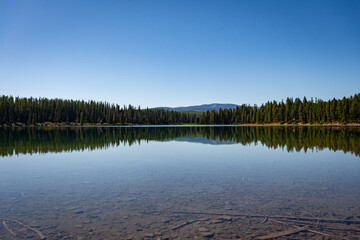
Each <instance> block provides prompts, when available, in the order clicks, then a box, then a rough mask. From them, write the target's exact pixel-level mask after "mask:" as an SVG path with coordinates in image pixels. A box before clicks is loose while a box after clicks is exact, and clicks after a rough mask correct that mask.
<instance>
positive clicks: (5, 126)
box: [0, 123, 360, 128]
mask: <svg viewBox="0 0 360 240" xmlns="http://www.w3.org/2000/svg"><path fill="white" fill-rule="evenodd" d="M237 126H254V127H256V126H258V127H266V126H268V127H360V123H348V124H340V123H324V124H310V123H306V124H296V123H295V124H289V123H285V124H281V123H264V124H250V123H249V124H158V125H157V124H152V125H148V124H89V123H87V124H77V123H70V124H69V123H67V124H66V123H45V124H44V123H43V124H31V125H26V124H19V123H17V124H12V125H6V124H5V125H0V127H3V128H10V127H237Z"/></svg>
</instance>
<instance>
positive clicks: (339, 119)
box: [0, 94, 360, 126]
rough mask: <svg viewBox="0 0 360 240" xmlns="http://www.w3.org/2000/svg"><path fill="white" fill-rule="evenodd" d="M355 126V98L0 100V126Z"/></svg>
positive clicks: (358, 97)
mask: <svg viewBox="0 0 360 240" xmlns="http://www.w3.org/2000/svg"><path fill="white" fill-rule="evenodd" d="M348 123H360V94H355V95H354V96H351V97H348V98H346V97H344V98H342V99H335V98H334V99H332V100H328V101H323V100H320V99H315V100H314V99H310V100H308V99H306V97H304V98H303V99H302V100H301V99H300V98H295V99H293V98H287V99H286V100H285V101H281V102H276V101H269V102H267V103H265V104H262V105H261V106H260V107H259V106H256V105H255V106H250V105H245V104H243V105H241V106H238V107H236V108H234V109H220V110H219V111H215V110H213V111H211V112H210V111H207V112H202V113H199V112H194V113H191V112H177V111H168V110H164V109H148V108H147V109H141V108H140V106H139V107H137V108H136V107H134V106H132V105H129V106H123V107H121V106H120V105H118V104H110V103H107V102H96V101H87V102H85V101H80V100H63V99H47V98H20V97H13V96H4V95H3V96H1V97H0V125H1V126H15V125H20V126H24V125H51V124H55V125H133V124H137V125H139V124H142V125H174V124H220V125H223V124H348Z"/></svg>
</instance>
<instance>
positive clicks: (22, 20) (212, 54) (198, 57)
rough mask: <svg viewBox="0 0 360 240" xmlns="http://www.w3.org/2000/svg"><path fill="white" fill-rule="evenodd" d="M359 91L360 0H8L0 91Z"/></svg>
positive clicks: (146, 102)
mask: <svg viewBox="0 0 360 240" xmlns="http://www.w3.org/2000/svg"><path fill="white" fill-rule="evenodd" d="M359 92H360V1H350V0H349V1H329V0H326V1H319V0H314V1H306V0H301V1H295V0H294V1H287V0H284V1H275V0H274V1H230V0H227V1H220V0H219V1H212V0H206V1H200V0H195V1H194V0H191V1H190V0H182V1H175V0H174V1H168V0H164V1H156V0H153V1H134V0H124V1H100V0H99V1H80V0H76V1H73V0H61V1H60V0H59V1H57V0H53V1H42V0H35V1H31V0H23V1H18V0H9V1H4V0H0V95H2V94H4V95H13V96H20V97H30V96H32V97H48V98H63V99H84V100H89V99H93V100H98V101H108V102H111V103H118V104H120V105H124V104H125V105H128V104H132V105H135V106H138V105H140V106H141V107H155V106H185V105H195V104H204V103H214V102H218V103H235V104H243V103H246V104H258V105H259V104H261V103H264V102H266V101H268V100H277V101H281V100H282V99H285V98H286V97H294V98H295V97H300V98H302V97H304V96H306V97H308V98H310V97H314V98H315V97H318V98H321V99H324V100H328V99H330V98H333V97H335V98H342V97H343V96H350V95H353V94H355V93H359Z"/></svg>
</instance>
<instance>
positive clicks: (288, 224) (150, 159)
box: [0, 126, 360, 239]
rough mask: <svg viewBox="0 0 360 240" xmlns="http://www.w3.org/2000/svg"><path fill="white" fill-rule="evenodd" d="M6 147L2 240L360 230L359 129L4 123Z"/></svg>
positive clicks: (0, 167)
mask: <svg viewBox="0 0 360 240" xmlns="http://www.w3.org/2000/svg"><path fill="white" fill-rule="evenodd" d="M0 144H1V145H0V155H1V156H2V157H0V193H1V194H0V218H1V219H2V220H1V221H3V220H6V221H5V224H6V226H7V227H8V229H10V230H11V231H12V233H14V234H15V235H16V236H14V235H13V234H12V233H11V232H10V231H9V230H8V229H6V227H5V226H4V224H3V225H1V227H0V236H1V237H0V239H23V238H30V237H33V238H34V239H39V236H38V234H37V233H36V232H35V231H33V230H31V229H35V230H38V231H40V232H41V233H42V234H43V235H44V236H46V237H47V238H48V239H144V238H146V239H190V238H191V239H193V238H198V239H204V238H212V239H236V238H243V239H253V238H257V237H260V236H266V235H268V234H271V233H274V232H277V231H284V230H289V229H294V228H297V227H304V228H308V229H310V230H316V231H318V232H320V233H322V234H319V233H315V232H311V231H302V232H299V233H295V234H292V235H290V236H291V238H292V239H297V238H298V239H304V238H312V239H323V238H328V237H329V236H332V238H333V239H334V238H346V239H359V237H360V230H359V229H360V224H358V223H360V204H359V199H360V188H359V187H360V158H359V153H360V129H359V128H345V127H342V128H328V127H254V126H252V127H198V126H194V127H105V128H104V127H92V128H60V127H59V128H2V129H0ZM277 216H280V218H276V217H277ZM304 219H305V220H304ZM306 219H307V220H306ZM312 219H313V220H312ZM331 219H332V220H334V219H335V220H341V221H343V222H341V221H338V222H336V223H334V222H331V221H330V222H329V221H328V220H331ZM14 220H15V221H14ZM16 221H18V222H16ZM19 222H20V223H22V224H24V225H26V226H25V227H24V226H23V225H21V224H20V223H19ZM186 222H187V224H184V223H186ZM327 235H329V236H327ZM288 237H289V236H283V237H280V238H279V239H281V238H283V239H286V238H288Z"/></svg>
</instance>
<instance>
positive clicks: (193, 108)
mask: <svg viewBox="0 0 360 240" xmlns="http://www.w3.org/2000/svg"><path fill="white" fill-rule="evenodd" d="M237 106H239V105H236V104H232V103H211V104H201V105H193V106H181V107H155V108H153V109H165V110H169V111H171V110H173V111H179V112H206V111H208V110H209V111H212V110H215V111H219V109H220V108H221V109H229V108H236V107H237Z"/></svg>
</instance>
